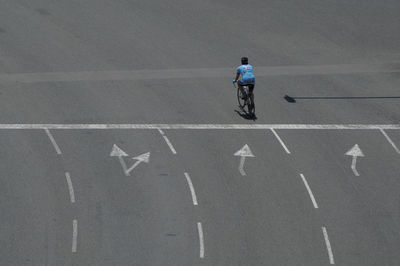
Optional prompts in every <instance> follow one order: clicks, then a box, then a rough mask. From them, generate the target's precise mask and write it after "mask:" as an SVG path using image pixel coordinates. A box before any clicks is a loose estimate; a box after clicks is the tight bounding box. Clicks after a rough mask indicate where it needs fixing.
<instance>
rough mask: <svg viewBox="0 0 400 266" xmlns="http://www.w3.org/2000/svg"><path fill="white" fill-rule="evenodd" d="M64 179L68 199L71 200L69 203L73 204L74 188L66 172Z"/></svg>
mask: <svg viewBox="0 0 400 266" xmlns="http://www.w3.org/2000/svg"><path fill="white" fill-rule="evenodd" d="M65 178H66V179H67V184H68V190H69V198H70V200H71V203H75V193H74V187H73V186H72V181H71V175H70V174H69V173H68V172H65Z"/></svg>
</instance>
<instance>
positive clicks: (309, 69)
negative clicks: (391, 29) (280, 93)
mask: <svg viewBox="0 0 400 266" xmlns="http://www.w3.org/2000/svg"><path fill="white" fill-rule="evenodd" d="M256 70H257V76H259V77H262V76H283V75H285V76H298V75H331V74H357V73H398V72H400V69H399V67H398V62H387V63H380V64H338V65H294V66H258V67H257V68H256ZM231 77H232V68H231V67H226V68H192V69H155V70H145V69H142V70H109V71H107V70H105V71H104V70H103V71H80V72H43V73H3V74H0V83H8V82H24V83H34V82H61V81H67V82H71V81H103V80H148V79H152V80H154V79H179V78H186V79H187V78H231Z"/></svg>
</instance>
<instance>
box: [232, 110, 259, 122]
mask: <svg viewBox="0 0 400 266" xmlns="http://www.w3.org/2000/svg"><path fill="white" fill-rule="evenodd" d="M234 111H235V112H236V113H237V114H238V115H240V116H241V117H242V118H244V119H246V120H253V121H256V120H257V116H256V114H249V113H247V112H246V111H244V110H242V109H240V110H237V109H235V110H234Z"/></svg>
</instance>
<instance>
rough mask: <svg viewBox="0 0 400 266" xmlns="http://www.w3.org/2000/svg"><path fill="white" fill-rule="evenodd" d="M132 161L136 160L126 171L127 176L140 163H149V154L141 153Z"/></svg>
mask: <svg viewBox="0 0 400 266" xmlns="http://www.w3.org/2000/svg"><path fill="white" fill-rule="evenodd" d="M132 159H133V160H137V161H136V162H135V163H134V164H133V165H132V166H131V167H130V168H129V169H128V170H126V174H128V175H129V173H130V172H131V171H132V170H133V169H135V167H136V166H138V165H139V164H140V163H142V162H143V163H149V161H150V152H146V153H143V154H141V155H139V156H136V157H133V158H132Z"/></svg>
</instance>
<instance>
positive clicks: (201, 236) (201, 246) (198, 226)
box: [197, 222, 204, 259]
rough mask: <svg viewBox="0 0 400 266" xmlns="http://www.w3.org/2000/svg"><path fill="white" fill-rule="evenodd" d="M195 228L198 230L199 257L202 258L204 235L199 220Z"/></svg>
mask: <svg viewBox="0 0 400 266" xmlns="http://www.w3.org/2000/svg"><path fill="white" fill-rule="evenodd" d="M197 230H198V231H199V242H200V259H203V258H204V236H203V226H202V225H201V223H200V222H198V223H197Z"/></svg>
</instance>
